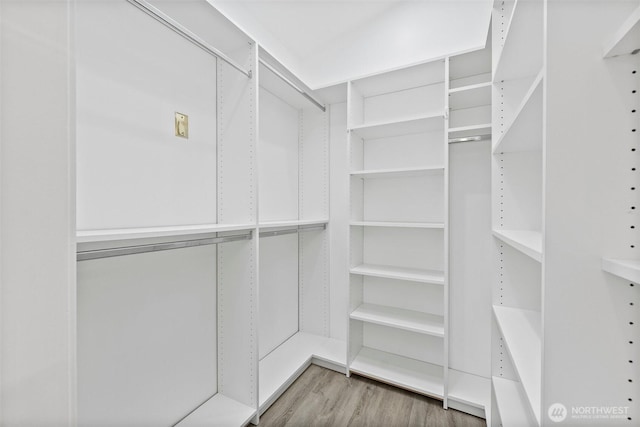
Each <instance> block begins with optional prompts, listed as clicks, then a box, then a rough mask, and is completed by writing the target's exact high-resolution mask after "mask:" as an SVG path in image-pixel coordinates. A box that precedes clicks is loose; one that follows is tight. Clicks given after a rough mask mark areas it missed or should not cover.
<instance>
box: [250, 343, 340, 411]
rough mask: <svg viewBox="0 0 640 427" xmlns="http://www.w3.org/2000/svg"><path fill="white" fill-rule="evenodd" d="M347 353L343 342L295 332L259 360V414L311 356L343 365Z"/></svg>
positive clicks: (311, 358) (308, 362) (286, 386)
mask: <svg viewBox="0 0 640 427" xmlns="http://www.w3.org/2000/svg"><path fill="white" fill-rule="evenodd" d="M346 354H347V348H346V343H345V342H344V341H340V340H336V339H332V338H327V337H323V336H319V335H314V334H309V333H306V332H297V333H296V334H295V335H293V336H292V337H291V338H289V339H288V340H287V341H285V342H284V343H283V344H281V345H280V346H279V347H278V348H276V349H275V350H273V351H272V352H271V353H269V354H268V355H266V356H265V357H264V358H263V359H262V360H261V361H260V370H259V372H260V378H259V380H260V381H259V383H260V385H259V388H260V390H259V393H258V395H259V401H260V413H262V412H264V411H265V410H266V409H267V408H268V407H269V406H271V404H272V403H273V402H275V400H276V399H277V398H278V397H280V395H281V394H282V393H283V392H284V391H285V390H286V389H287V388H288V387H289V386H290V385H291V384H292V383H293V381H295V380H296V378H298V376H300V374H302V372H304V370H305V369H306V368H307V366H309V364H310V363H311V361H312V360H313V359H320V360H322V361H324V362H327V363H329V364H331V365H335V366H341V367H345V366H346Z"/></svg>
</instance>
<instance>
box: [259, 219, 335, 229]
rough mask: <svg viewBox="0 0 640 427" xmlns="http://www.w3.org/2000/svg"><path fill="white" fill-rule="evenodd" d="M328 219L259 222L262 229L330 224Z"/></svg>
mask: <svg viewBox="0 0 640 427" xmlns="http://www.w3.org/2000/svg"><path fill="white" fill-rule="evenodd" d="M328 223H329V220H328V219H292V220H283V221H263V222H260V224H258V226H259V227H260V228H261V229H265V228H266V229H269V228H283V227H295V226H299V225H322V224H328Z"/></svg>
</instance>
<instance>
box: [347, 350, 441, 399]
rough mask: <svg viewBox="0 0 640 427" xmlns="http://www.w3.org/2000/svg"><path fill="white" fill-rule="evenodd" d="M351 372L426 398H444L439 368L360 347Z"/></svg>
mask: <svg viewBox="0 0 640 427" xmlns="http://www.w3.org/2000/svg"><path fill="white" fill-rule="evenodd" d="M349 369H350V370H351V372H354V373H356V374H360V375H363V376H366V377H369V378H373V379H375V380H378V381H382V382H385V383H388V384H391V385H395V386H397V387H402V388H405V389H407V390H411V391H415V392H417V393H422V394H426V395H429V396H433V397H437V398H440V399H441V398H442V397H443V395H444V385H443V384H444V379H443V378H444V373H443V368H442V366H438V365H433V364H431V363H426V362H421V361H419V360H415V359H409V358H408V357H403V356H398V355H396V354H391V353H387V352H384V351H380V350H375V349H372V348H368V347H363V348H362V349H361V350H360V352H359V353H358V355H357V356H356V358H355V359H354V360H353V362H352V363H351V366H350V367H349Z"/></svg>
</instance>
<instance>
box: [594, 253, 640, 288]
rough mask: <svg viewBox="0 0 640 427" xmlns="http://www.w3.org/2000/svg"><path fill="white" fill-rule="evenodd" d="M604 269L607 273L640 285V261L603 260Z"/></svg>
mask: <svg viewBox="0 0 640 427" xmlns="http://www.w3.org/2000/svg"><path fill="white" fill-rule="evenodd" d="M602 269H603V270H604V271H606V272H607V273H611V274H613V275H615V276H618V277H622V278H623V279H625V280H629V281H631V282H634V283H638V284H640V261H637V260H634V259H611V258H603V259H602Z"/></svg>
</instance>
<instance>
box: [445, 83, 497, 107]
mask: <svg viewBox="0 0 640 427" xmlns="http://www.w3.org/2000/svg"><path fill="white" fill-rule="evenodd" d="M482 105H491V82H483V83H478V84H473V85H468V86H463V87H459V88H455V89H450V90H449V108H450V109H451V110H461V109H463V108H473V107H480V106H482Z"/></svg>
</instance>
